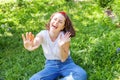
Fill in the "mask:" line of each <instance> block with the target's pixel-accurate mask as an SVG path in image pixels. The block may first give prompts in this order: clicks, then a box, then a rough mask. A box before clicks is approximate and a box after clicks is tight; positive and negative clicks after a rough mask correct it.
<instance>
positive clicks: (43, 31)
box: [37, 30, 47, 36]
mask: <svg viewBox="0 0 120 80" xmlns="http://www.w3.org/2000/svg"><path fill="white" fill-rule="evenodd" d="M46 33H47V30H41V31H40V32H39V33H38V34H37V35H38V36H39V35H42V36H44V35H45V34H46Z"/></svg>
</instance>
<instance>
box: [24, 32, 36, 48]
mask: <svg viewBox="0 0 120 80" xmlns="http://www.w3.org/2000/svg"><path fill="white" fill-rule="evenodd" d="M22 39H23V44H24V47H25V48H26V49H28V50H30V49H31V47H32V46H33V41H34V35H33V34H32V33H31V32H29V33H28V32H26V36H24V34H22Z"/></svg>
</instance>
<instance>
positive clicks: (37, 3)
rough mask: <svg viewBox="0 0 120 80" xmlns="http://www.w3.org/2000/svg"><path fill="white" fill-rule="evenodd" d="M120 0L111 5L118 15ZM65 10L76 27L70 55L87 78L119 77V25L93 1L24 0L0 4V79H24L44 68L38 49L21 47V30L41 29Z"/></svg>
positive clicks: (111, 78)
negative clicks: (55, 14) (83, 70)
mask: <svg viewBox="0 0 120 80" xmlns="http://www.w3.org/2000/svg"><path fill="white" fill-rule="evenodd" d="M119 4H120V1H118V0H115V2H114V3H113V4H112V5H113V6H112V7H113V12H114V13H115V14H116V15H118V16H119V15H120V13H119V11H120V8H119V7H120V6H119ZM56 11H66V12H67V13H68V15H69V16H70V18H71V20H72V22H73V25H74V27H75V30H76V37H74V38H73V39H72V40H71V41H72V43H71V56H72V57H73V60H74V61H75V63H76V64H78V65H79V66H81V67H83V68H84V69H85V70H86V71H87V73H88V80H120V53H118V54H116V49H117V48H118V47H120V28H117V27H116V26H115V24H113V23H112V21H111V20H110V19H109V18H108V17H107V16H106V15H105V14H104V9H103V8H101V7H99V6H98V4H97V3H96V2H94V1H88V2H72V1H69V2H66V1H64V0H60V1H59V0H45V1H43V0H31V1H29V0H27V1H23V2H9V3H4V4H0V80H28V79H29V78H30V77H31V76H32V75H33V74H34V73H36V72H38V71H40V70H42V69H43V67H44V61H45V58H44V56H43V51H42V48H41V47H39V48H38V49H37V50H35V51H33V52H29V51H27V50H25V49H24V47H23V42H22V38H21V34H22V33H26V32H27V31H31V32H33V33H34V34H37V33H38V32H39V31H40V30H42V29H45V24H46V23H47V22H48V20H49V17H50V15H51V14H52V13H53V12H56Z"/></svg>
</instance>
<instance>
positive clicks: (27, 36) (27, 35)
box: [26, 32, 29, 40]
mask: <svg viewBox="0 0 120 80" xmlns="http://www.w3.org/2000/svg"><path fill="white" fill-rule="evenodd" d="M28 39H29V34H28V32H26V40H28Z"/></svg>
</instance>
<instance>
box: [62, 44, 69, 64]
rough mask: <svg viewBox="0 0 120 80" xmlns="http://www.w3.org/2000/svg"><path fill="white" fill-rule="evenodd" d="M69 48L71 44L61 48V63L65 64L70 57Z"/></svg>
mask: <svg viewBox="0 0 120 80" xmlns="http://www.w3.org/2000/svg"><path fill="white" fill-rule="evenodd" d="M69 47H70V42H67V43H65V44H64V45H63V46H61V47H60V53H61V55H60V56H61V61H62V62H64V61H65V60H66V59H67V58H68V55H69Z"/></svg>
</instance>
